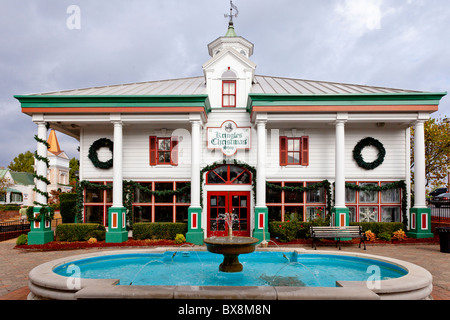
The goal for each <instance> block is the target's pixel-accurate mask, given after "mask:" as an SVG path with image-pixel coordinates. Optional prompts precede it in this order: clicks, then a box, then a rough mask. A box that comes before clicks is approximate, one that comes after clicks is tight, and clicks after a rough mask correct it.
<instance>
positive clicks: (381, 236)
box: [378, 232, 391, 241]
mask: <svg viewBox="0 0 450 320" xmlns="http://www.w3.org/2000/svg"><path fill="white" fill-rule="evenodd" d="M378 238H379V239H380V240H386V241H391V234H390V233H388V232H381V233H380V234H379V235H378Z"/></svg>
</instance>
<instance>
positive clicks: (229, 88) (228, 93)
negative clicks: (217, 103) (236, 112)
mask: <svg viewBox="0 0 450 320" xmlns="http://www.w3.org/2000/svg"><path fill="white" fill-rule="evenodd" d="M222 107H236V80H223V81H222Z"/></svg>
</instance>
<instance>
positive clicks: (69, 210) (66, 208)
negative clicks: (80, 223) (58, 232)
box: [59, 193, 77, 223]
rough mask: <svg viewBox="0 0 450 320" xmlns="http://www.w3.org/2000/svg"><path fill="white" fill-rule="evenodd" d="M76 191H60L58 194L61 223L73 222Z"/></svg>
mask: <svg viewBox="0 0 450 320" xmlns="http://www.w3.org/2000/svg"><path fill="white" fill-rule="evenodd" d="M76 203H77V194H76V193H61V194H60V195H59V210H60V211H59V212H60V214H61V218H62V222H63V223H73V222H75V208H76Z"/></svg>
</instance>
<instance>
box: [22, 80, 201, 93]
mask: <svg viewBox="0 0 450 320" xmlns="http://www.w3.org/2000/svg"><path fill="white" fill-rule="evenodd" d="M203 77H204V76H191V77H185V78H173V79H161V80H149V81H139V82H130V83H122V84H109V85H104V86H95V87H87V88H76V89H67V90H58V91H49V92H44V93H34V94H31V95H39V96H43V95H47V94H55V93H58V92H61V93H64V92H70V91H73V92H77V91H82V90H91V89H104V88H112V87H123V86H128V85H139V84H146V83H153V82H155V83H156V82H166V81H176V80H187V79H197V78H203Z"/></svg>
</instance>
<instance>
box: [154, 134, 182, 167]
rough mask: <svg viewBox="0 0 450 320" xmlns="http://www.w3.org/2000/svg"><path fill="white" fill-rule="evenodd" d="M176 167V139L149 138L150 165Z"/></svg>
mask: <svg viewBox="0 0 450 320" xmlns="http://www.w3.org/2000/svg"><path fill="white" fill-rule="evenodd" d="M158 164H170V165H173V166H177V165H178V137H171V138H168V137H164V138H160V137H155V136H151V137H150V165H151V166H155V165H158Z"/></svg>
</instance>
